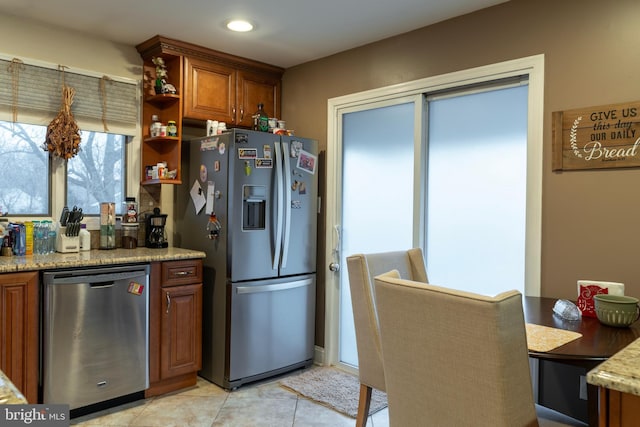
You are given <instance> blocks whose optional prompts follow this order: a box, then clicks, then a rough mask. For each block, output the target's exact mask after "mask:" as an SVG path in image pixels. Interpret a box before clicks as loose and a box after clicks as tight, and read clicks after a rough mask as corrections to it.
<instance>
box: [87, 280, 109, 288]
mask: <svg viewBox="0 0 640 427" xmlns="http://www.w3.org/2000/svg"><path fill="white" fill-rule="evenodd" d="M113 285H114V282H113V280H107V281H106V282H92V283H89V286H90V287H91V289H102V288H112V287H113Z"/></svg>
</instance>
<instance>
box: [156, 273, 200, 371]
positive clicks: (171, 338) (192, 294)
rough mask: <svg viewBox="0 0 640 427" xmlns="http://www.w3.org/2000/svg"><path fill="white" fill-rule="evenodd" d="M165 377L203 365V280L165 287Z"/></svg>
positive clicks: (163, 333) (163, 298)
mask: <svg viewBox="0 0 640 427" xmlns="http://www.w3.org/2000/svg"><path fill="white" fill-rule="evenodd" d="M160 353H161V356H160V359H161V361H160V376H161V378H162V379H166V378H170V377H173V376H176V375H182V374H188V373H191V372H196V371H198V370H199V369H200V368H201V367H202V283H198V284H195V285H184V286H172V287H167V288H162V339H161V349H160Z"/></svg>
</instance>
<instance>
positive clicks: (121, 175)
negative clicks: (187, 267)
mask: <svg viewBox="0 0 640 427" xmlns="http://www.w3.org/2000/svg"><path fill="white" fill-rule="evenodd" d="M63 70H64V71H63ZM63 84H64V85H66V86H70V87H72V88H73V89H74V97H73V102H72V104H71V112H72V113H73V116H74V119H75V121H76V123H77V124H78V127H79V128H80V136H81V143H80V152H79V153H78V154H77V155H76V156H75V157H73V158H71V159H69V160H68V161H64V160H62V159H59V158H58V157H54V156H50V153H48V152H47V151H45V150H44V149H43V144H44V142H45V139H46V132H47V126H48V125H49V123H50V122H51V121H52V120H53V119H54V117H56V115H57V114H58V112H59V111H60V108H61V105H62V98H61V93H62V87H63ZM139 99H140V90H139V83H138V82H137V81H133V80H130V79H122V78H111V77H108V76H101V75H98V74H96V73H93V72H90V71H82V72H78V71H77V70H71V69H67V68H66V67H65V68H60V69H59V66H57V65H53V64H42V63H37V62H36V61H32V62H31V63H29V64H27V63H26V62H23V61H22V60H19V59H15V58H14V59H6V60H5V59H2V58H0V161H1V162H2V164H4V165H5V167H4V168H3V170H2V171H1V172H0V211H1V212H3V213H4V212H9V215H10V217H12V218H13V217H15V216H51V217H53V218H54V219H57V217H58V215H59V214H60V211H61V210H62V207H63V206H65V205H66V206H69V207H73V206H78V207H81V208H82V209H83V212H84V213H85V214H86V215H96V216H97V215H98V214H99V210H100V203H101V202H115V204H116V206H117V208H118V209H121V208H122V206H123V203H122V202H123V201H124V198H125V195H127V192H128V191H130V192H131V193H133V194H135V192H137V191H136V190H137V187H135V188H133V189H131V188H127V179H126V170H127V159H128V156H127V154H128V155H131V154H132V153H133V152H134V151H133V148H132V144H129V142H130V141H131V140H132V137H133V136H134V135H137V134H138V133H139V131H138V126H139V125H138V122H139ZM134 185H135V184H134ZM118 213H121V212H118Z"/></svg>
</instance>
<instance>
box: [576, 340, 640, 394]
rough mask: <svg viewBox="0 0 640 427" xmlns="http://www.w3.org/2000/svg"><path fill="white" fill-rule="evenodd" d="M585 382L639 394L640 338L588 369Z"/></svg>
mask: <svg viewBox="0 0 640 427" xmlns="http://www.w3.org/2000/svg"><path fill="white" fill-rule="evenodd" d="M587 382H588V383H589V384H592V385H595V386H599V387H605V388H608V389H610V390H616V391H619V392H622V393H629V394H634V395H636V396H640V338H638V339H637V340H635V341H634V342H632V343H631V344H629V345H628V346H626V347H625V348H623V349H622V350H620V351H619V352H617V353H616V354H614V355H613V356H611V357H610V358H609V359H608V360H605V361H604V362H602V363H601V364H599V365H598V366H596V367H595V368H594V369H592V370H591V371H589V373H587Z"/></svg>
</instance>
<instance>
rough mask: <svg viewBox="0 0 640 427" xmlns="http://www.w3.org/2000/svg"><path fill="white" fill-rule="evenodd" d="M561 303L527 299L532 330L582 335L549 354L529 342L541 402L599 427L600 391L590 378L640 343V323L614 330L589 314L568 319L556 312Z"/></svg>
mask: <svg viewBox="0 0 640 427" xmlns="http://www.w3.org/2000/svg"><path fill="white" fill-rule="evenodd" d="M557 301H558V299H557V298H549V297H533V296H525V297H523V310H524V320H525V323H526V324H527V325H534V326H536V327H537V326H540V327H545V328H551V329H548V331H549V332H550V334H552V333H553V332H554V331H557V332H560V333H562V332H563V331H570V332H574V333H576V334H571V335H572V336H571V337H569V338H568V339H567V341H568V342H564V343H561V344H560V345H558V346H557V347H554V348H548V349H544V350H545V351H541V350H540V349H536V348H532V347H534V346H533V345H531V343H529V346H530V348H529V357H530V360H532V361H533V363H532V366H534V367H535V368H532V376H533V380H534V391H535V393H536V396H535V398H536V402H537V403H538V404H540V405H542V406H546V407H549V408H551V409H554V410H557V411H558V412H562V413H565V414H566V415H569V416H571V417H573V418H575V419H578V420H580V421H583V422H586V423H587V424H588V425H589V426H597V425H598V388H597V387H596V386H593V385H591V384H587V382H586V374H587V372H589V371H590V370H591V369H593V368H595V367H596V366H598V365H599V364H600V363H602V362H603V361H605V360H607V359H609V358H610V357H611V356H613V355H614V354H616V353H617V352H619V351H620V350H622V349H623V348H625V347H626V346H627V345H629V344H631V343H632V342H633V341H635V340H636V339H637V338H639V337H640V321H636V322H634V323H633V324H632V325H631V326H629V327H612V326H607V325H604V324H602V323H600V321H599V320H598V319H597V318H596V317H591V316H586V315H582V316H581V317H580V319H578V320H567V319H564V318H562V317H560V316H559V315H558V314H556V313H554V311H553V307H554V305H555V304H556V302H557ZM543 330H547V329H543ZM528 341H530V340H529V339H528ZM585 403H586V405H585ZM585 409H586V410H585Z"/></svg>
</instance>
